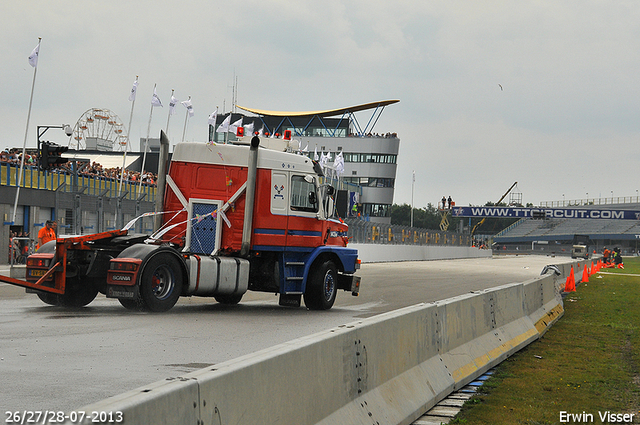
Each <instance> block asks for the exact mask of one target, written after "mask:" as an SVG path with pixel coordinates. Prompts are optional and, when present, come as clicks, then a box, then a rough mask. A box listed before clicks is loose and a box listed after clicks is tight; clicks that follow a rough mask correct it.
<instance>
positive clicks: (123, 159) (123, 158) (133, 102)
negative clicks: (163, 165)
mask: <svg viewBox="0 0 640 425" xmlns="http://www.w3.org/2000/svg"><path fill="white" fill-rule="evenodd" d="M137 82H138V76H137V75H136V81H135V82H134V86H135V88H134V89H132V90H131V91H132V93H131V95H132V96H133V99H131V112H130V113H129V127H127V144H126V146H125V147H124V155H122V169H121V170H120V186H119V188H118V197H120V195H122V180H123V179H124V167H125V164H126V161H127V150H128V149H129V143H130V142H131V140H130V139H129V137H130V136H131V121H132V120H133V106H134V105H135V104H136V96H135V93H134V91H135V90H137V85H136V83H137Z"/></svg>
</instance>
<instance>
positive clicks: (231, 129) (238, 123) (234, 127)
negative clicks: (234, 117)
mask: <svg viewBox="0 0 640 425" xmlns="http://www.w3.org/2000/svg"><path fill="white" fill-rule="evenodd" d="M229 116H231V115H229ZM238 127H242V117H240V119H239V120H238V121H236V122H234V123H233V124H231V125H230V126H229V133H235V132H236V131H237V130H238Z"/></svg>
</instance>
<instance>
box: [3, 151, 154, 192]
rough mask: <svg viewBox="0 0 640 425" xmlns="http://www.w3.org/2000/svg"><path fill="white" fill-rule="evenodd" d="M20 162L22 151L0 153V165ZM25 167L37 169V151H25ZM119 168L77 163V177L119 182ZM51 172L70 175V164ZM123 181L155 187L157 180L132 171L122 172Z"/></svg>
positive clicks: (151, 175)
mask: <svg viewBox="0 0 640 425" xmlns="http://www.w3.org/2000/svg"><path fill="white" fill-rule="evenodd" d="M21 160H22V149H18V148H13V149H8V148H7V149H4V150H3V151H2V152H0V163H9V164H11V165H15V166H18V167H19V166H20V162H21ZM24 165H25V167H28V168H36V167H38V151H37V150H25V160H24ZM121 170H122V168H120V167H115V168H104V167H103V166H102V165H100V164H99V163H97V162H92V163H90V162H82V161H78V175H79V176H84V177H95V178H100V179H105V180H115V181H120V176H121ZM51 172H54V173H63V174H72V173H73V171H72V169H71V164H70V163H66V164H60V165H58V166H57V167H56V168H54V169H53V170H51ZM123 180H124V181H128V182H131V183H139V182H140V181H142V183H143V184H146V185H150V186H155V184H156V181H157V180H158V175H157V174H154V173H150V172H144V173H142V174H141V173H140V172H139V171H132V170H127V169H125V170H124V177H123Z"/></svg>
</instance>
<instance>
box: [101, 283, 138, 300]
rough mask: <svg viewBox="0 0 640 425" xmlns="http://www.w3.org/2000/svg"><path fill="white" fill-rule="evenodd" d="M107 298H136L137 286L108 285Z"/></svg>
mask: <svg viewBox="0 0 640 425" xmlns="http://www.w3.org/2000/svg"><path fill="white" fill-rule="evenodd" d="M106 295H107V298H125V299H134V298H136V297H137V296H138V291H137V286H117V285H107V294H106Z"/></svg>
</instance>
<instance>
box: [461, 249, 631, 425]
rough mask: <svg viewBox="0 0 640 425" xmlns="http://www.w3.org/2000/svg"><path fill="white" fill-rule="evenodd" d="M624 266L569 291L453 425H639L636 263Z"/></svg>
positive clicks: (629, 262)
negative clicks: (560, 312) (559, 310)
mask: <svg viewBox="0 0 640 425" xmlns="http://www.w3.org/2000/svg"><path fill="white" fill-rule="evenodd" d="M624 266H625V269H624V270H621V269H602V270H601V271H603V272H607V273H606V274H604V273H603V274H594V275H592V276H591V277H590V278H589V282H588V283H583V284H580V285H579V286H578V287H577V290H576V292H572V293H569V294H568V295H567V296H566V297H565V299H564V309H565V312H564V316H563V317H562V318H561V319H560V320H559V321H558V322H557V323H556V324H555V325H554V326H553V327H552V328H551V329H549V331H548V332H547V333H546V334H545V335H544V336H543V337H542V338H541V339H540V340H538V341H536V342H534V343H532V344H530V345H529V346H527V347H526V348H524V349H522V350H521V351H519V352H518V353H516V354H514V355H513V356H511V357H510V358H509V359H507V360H505V361H504V362H502V363H501V364H500V365H499V366H498V367H497V368H496V372H495V374H494V375H493V376H492V377H491V378H490V379H489V380H488V381H487V382H486V383H485V384H484V385H483V386H482V387H481V390H480V391H481V394H478V395H476V396H474V397H473V398H471V399H470V400H469V401H468V402H467V403H465V405H464V406H463V408H462V410H461V411H460V413H458V415H457V416H456V417H455V418H454V419H453V420H452V421H451V422H450V423H456V424H466V423H468V424H491V425H500V424H526V425H547V424H559V423H595V424H598V423H604V424H607V423H635V424H640V258H637V257H634V258H625V260H624ZM561 412H565V413H564V416H563V414H562V413H561ZM606 412H609V415H608V416H607V413H606ZM611 414H613V415H614V416H610V415H611ZM623 414H627V416H626V417H624V416H622V415H623ZM632 414H633V419H632V422H629V421H625V419H629V418H630V417H631V415H632ZM569 415H576V416H569ZM601 415H604V420H602V417H601Z"/></svg>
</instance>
